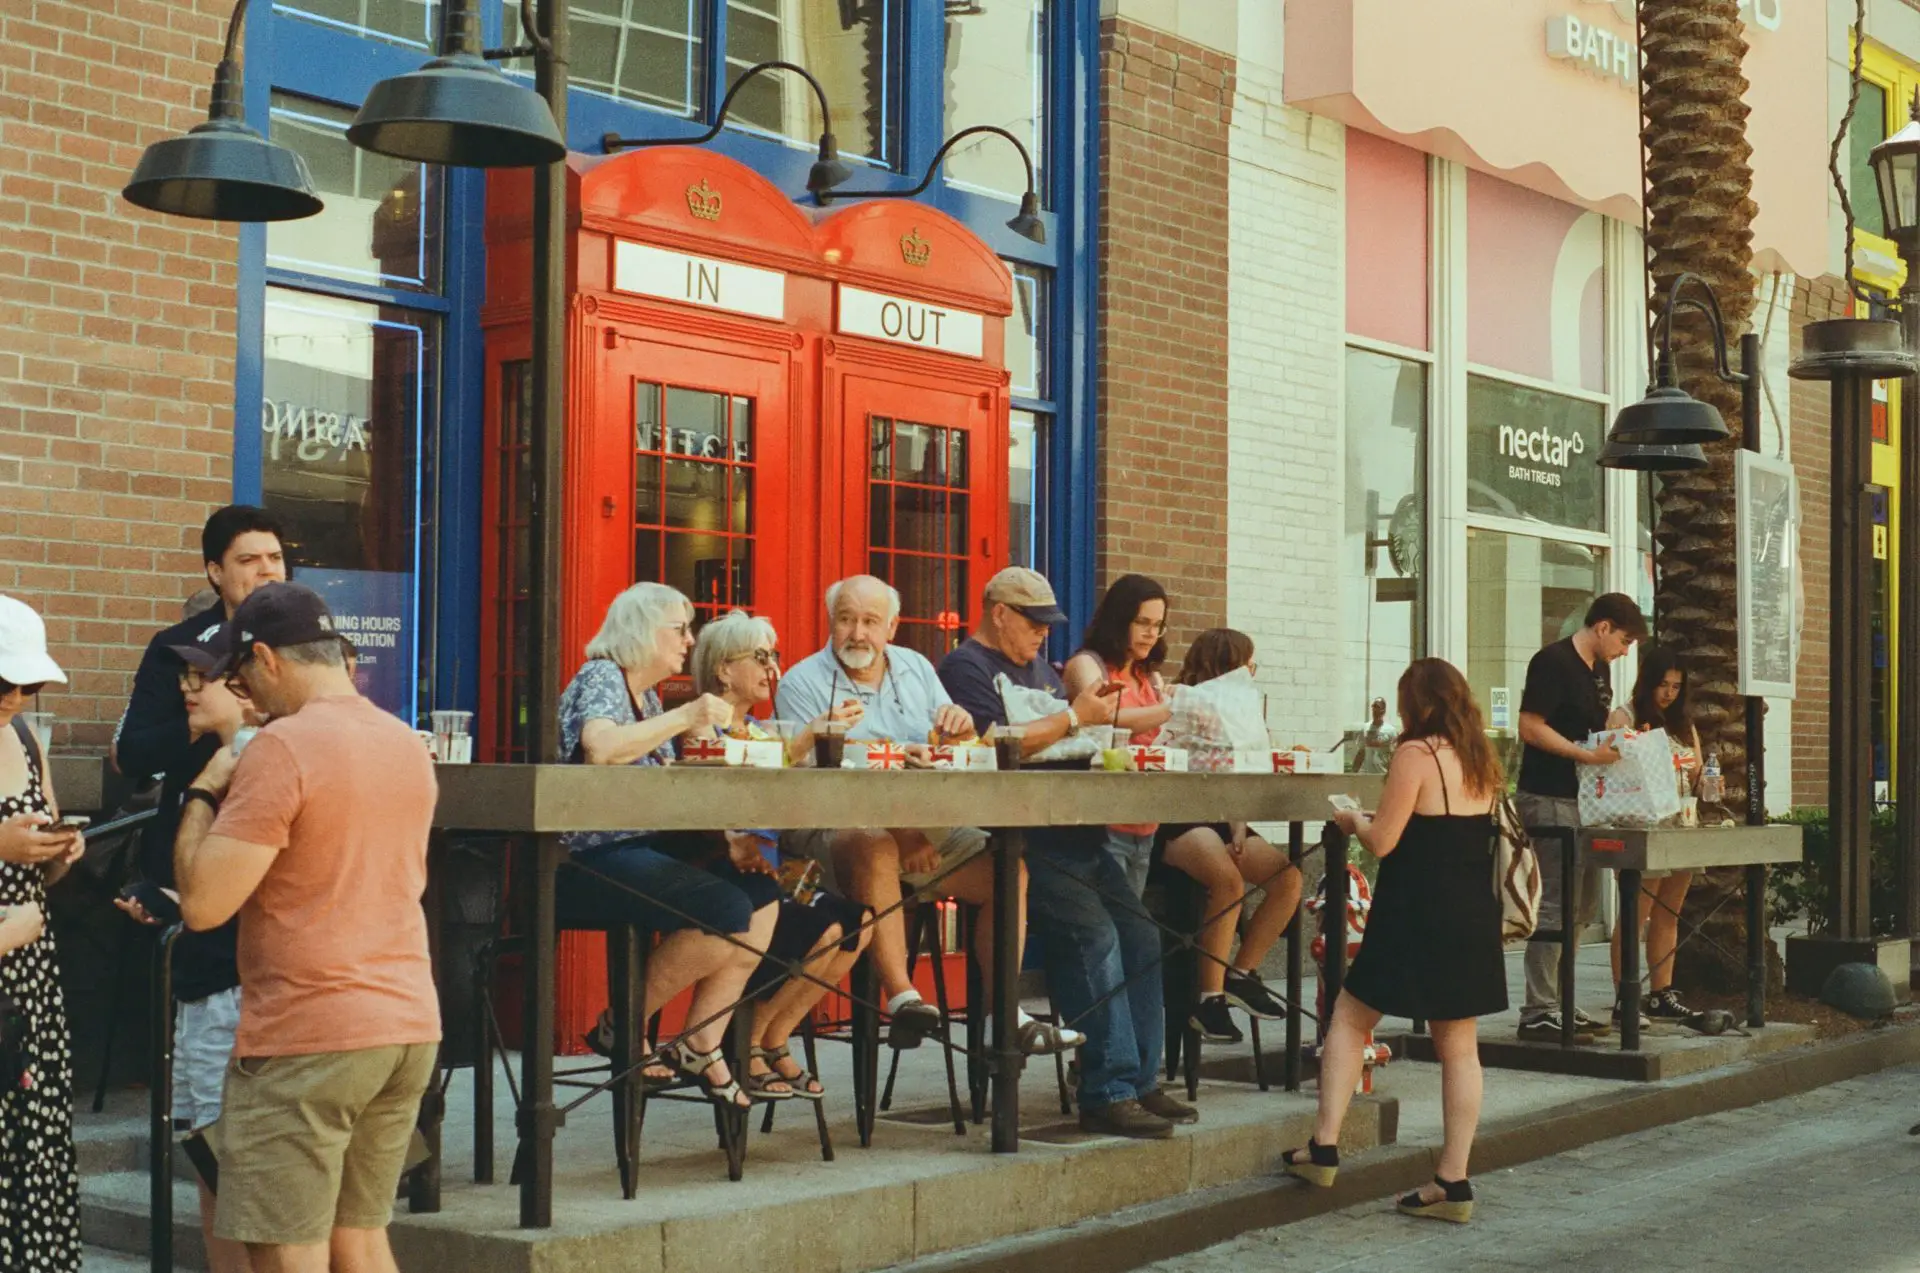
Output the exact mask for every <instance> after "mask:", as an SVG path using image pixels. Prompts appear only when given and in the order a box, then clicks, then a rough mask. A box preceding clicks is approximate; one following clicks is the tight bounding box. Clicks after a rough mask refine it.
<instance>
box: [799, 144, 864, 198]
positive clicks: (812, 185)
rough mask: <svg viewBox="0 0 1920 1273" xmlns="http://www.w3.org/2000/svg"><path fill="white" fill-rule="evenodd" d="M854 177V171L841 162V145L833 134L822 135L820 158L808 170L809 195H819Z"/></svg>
mask: <svg viewBox="0 0 1920 1273" xmlns="http://www.w3.org/2000/svg"><path fill="white" fill-rule="evenodd" d="M851 176H853V169H851V168H849V167H847V166H846V165H845V164H843V163H841V162H840V144H839V143H838V142H836V141H835V140H834V139H833V134H832V133H821V134H820V157H819V158H818V159H816V160H814V161H813V167H811V168H809V169H807V193H808V194H812V195H817V194H819V193H820V192H821V191H823V190H831V189H833V188H834V187H835V186H837V185H840V184H841V183H842V182H844V181H846V180H847V178H849V177H851Z"/></svg>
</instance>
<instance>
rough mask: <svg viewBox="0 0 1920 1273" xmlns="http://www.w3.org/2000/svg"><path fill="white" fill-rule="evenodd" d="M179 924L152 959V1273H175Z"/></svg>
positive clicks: (163, 938) (149, 1170)
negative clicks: (175, 987) (176, 949)
mask: <svg viewBox="0 0 1920 1273" xmlns="http://www.w3.org/2000/svg"><path fill="white" fill-rule="evenodd" d="M182 931H184V930H183V929H182V928H181V926H180V925H178V924H175V925H174V926H173V927H172V928H170V929H168V930H167V931H166V932H165V933H162V934H161V936H160V941H159V944H158V948H157V949H156V950H155V951H154V958H153V1003H152V1013H153V1023H152V1027H153V1039H152V1049H153V1062H152V1065H153V1075H152V1078H151V1080H150V1082H149V1086H148V1089H147V1120H148V1121H147V1138H148V1145H147V1149H148V1162H147V1190H148V1192H147V1216H148V1223H147V1243H148V1245H147V1251H148V1253H149V1254H148V1259H149V1265H148V1267H149V1268H151V1269H152V1270H153V1273H173V943H174V941H175V940H176V939H178V938H179V936H180V934H181V932H182Z"/></svg>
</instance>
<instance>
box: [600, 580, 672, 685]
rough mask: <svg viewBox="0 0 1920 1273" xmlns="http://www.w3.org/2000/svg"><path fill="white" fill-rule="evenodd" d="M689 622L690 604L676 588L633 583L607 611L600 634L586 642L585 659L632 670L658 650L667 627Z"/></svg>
mask: <svg viewBox="0 0 1920 1273" xmlns="http://www.w3.org/2000/svg"><path fill="white" fill-rule="evenodd" d="M692 619H693V603H692V602H691V601H688V600H687V598H686V596H685V594H683V593H682V592H681V591H680V590H679V589H678V588H669V587H667V585H665V584H663V583H637V584H635V585H633V587H631V588H628V589H627V590H626V591H625V592H623V593H621V594H620V595H619V596H617V597H615V598H614V599H613V603H612V604H611V605H609V606H608V607H607V617H606V618H605V619H604V620H602V621H601V624H600V631H598V632H596V633H594V636H593V640H591V641H589V642H587V657H588V658H590V659H612V660H613V662H614V664H615V665H616V666H618V667H620V668H622V669H625V668H630V667H633V666H635V665H637V664H639V663H641V662H643V661H644V660H645V659H646V658H647V656H648V655H650V654H651V653H652V652H653V651H654V650H656V649H658V648H659V646H660V634H661V632H663V631H664V630H665V629H666V628H667V627H669V626H670V625H672V624H675V623H683V622H691V621H692Z"/></svg>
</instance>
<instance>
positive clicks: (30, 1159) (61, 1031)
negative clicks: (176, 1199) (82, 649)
mask: <svg viewBox="0 0 1920 1273" xmlns="http://www.w3.org/2000/svg"><path fill="white" fill-rule="evenodd" d="M22 742H23V744H24V745H25V746H26V749H27V789H26V791H25V792H24V793H22V794H20V795H17V796H0V819H6V818H12V817H16V816H18V815H20V814H22V813H51V812H52V810H50V809H49V808H48V807H47V797H46V793H45V791H44V790H43V789H42V787H41V781H40V761H39V754H38V753H37V752H36V751H35V750H34V748H33V745H32V744H31V743H26V742H25V740H24V739H23V740H22ZM46 901H47V890H46V883H45V879H44V877H43V876H42V874H41V871H40V868H39V867H37V866H23V865H20V864H19V863H16V862H0V907H3V906H21V905H24V904H26V903H28V902H35V903H38V904H39V905H40V906H42V907H45V905H46ZM0 993H4V994H5V995H6V996H7V997H8V998H9V999H12V1000H13V1002H14V1004H15V1005H16V1006H17V1007H18V1008H19V1009H20V1011H21V1012H22V1013H23V1014H24V1015H25V1017H26V1022H27V1035H26V1048H25V1051H26V1057H27V1064H28V1067H29V1069H28V1072H27V1077H26V1079H25V1080H24V1084H23V1086H22V1087H21V1088H19V1089H18V1090H9V1091H7V1092H5V1093H0V1269H5V1270H6V1271H7V1273H78V1270H79V1268H80V1202H79V1191H80V1177H79V1172H78V1169H77V1168H76V1167H75V1164H74V1155H73V1058H72V1054H71V1049H70V1044H69V1041H68V1037H67V1012H66V1006H65V1004H64V1003H63V1002H62V1001H61V998H60V979H59V973H58V971H57V969H56V967H55V964H54V949H53V930H52V928H48V929H47V931H46V932H45V933H44V934H43V935H42V936H41V938H40V940H39V941H36V942H34V943H33V944H32V945H31V946H23V947H21V948H20V949H18V950H13V951H8V952H7V953H6V954H4V955H0Z"/></svg>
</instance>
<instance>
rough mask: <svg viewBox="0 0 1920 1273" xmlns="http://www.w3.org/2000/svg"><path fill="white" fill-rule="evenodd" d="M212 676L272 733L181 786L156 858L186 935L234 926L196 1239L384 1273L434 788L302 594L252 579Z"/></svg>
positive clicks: (428, 1052) (407, 1102) (316, 1271)
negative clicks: (202, 1228) (215, 1115)
mask: <svg viewBox="0 0 1920 1273" xmlns="http://www.w3.org/2000/svg"><path fill="white" fill-rule="evenodd" d="M227 649H228V650H229V651H231V653H230V654H229V655H228V656H227V659H226V661H225V663H224V664H223V666H222V668H221V669H220V671H221V672H222V673H224V674H225V675H226V676H227V677H228V683H229V684H230V685H231V686H233V687H234V689H235V690H236V692H241V693H244V694H245V695H246V697H248V698H250V699H251V700H252V701H253V704H254V706H255V707H256V708H257V709H258V710H260V711H261V712H263V713H265V714H266V715H267V716H269V717H270V718H271V723H270V724H268V725H267V726H266V727H265V728H264V729H262V730H261V731H260V733H259V734H258V735H257V736H256V737H255V738H253V740H252V741H251V742H249V743H247V744H246V745H245V749H244V753H243V754H241V755H239V756H238V757H236V756H235V754H234V752H233V749H232V748H227V747H223V748H221V749H220V751H218V752H217V753H215V755H214V757H213V759H212V760H210V761H209V762H208V763H207V767H206V769H205V770H203V771H202V772H201V774H200V776H199V777H198V778H196V779H195V780H194V781H193V783H192V785H190V786H189V787H188V788H187V790H186V795H185V803H184V805H183V809H182V814H181V820H180V831H179V836H178V838H177V839H176V841H175V843H174V863H175V869H176V874H177V877H178V880H179V884H180V893H181V896H180V910H181V914H182V915H183V917H184V918H185V920H186V923H187V926H188V927H189V928H192V929H196V930H199V929H208V928H215V927H218V926H219V925H221V924H223V923H225V922H226V921H227V920H228V919H230V918H231V917H232V916H233V915H234V914H235V913H238V914H239V915H240V946H239V963H240V982H241V986H242V987H243V991H244V993H243V995H242V998H241V1010H240V1027H239V1031H238V1033H237V1035H236V1037H235V1040H234V1049H233V1057H234V1059H233V1065H232V1067H231V1068H230V1069H229V1070H228V1072H227V1085H226V1098H225V1107H224V1111H223V1113H222V1114H221V1116H220V1121H219V1122H218V1123H216V1124H215V1125H214V1132H213V1134H212V1135H211V1136H210V1137H209V1139H210V1141H211V1142H212V1144H213V1145H214V1148H215V1150H216V1152H217V1154H218V1155H219V1160H220V1190H219V1201H218V1205H217V1208H216V1211H215V1215H214V1232H215V1233H216V1234H218V1235H219V1236H220V1237H223V1238H228V1239H232V1240H234V1241H239V1242H244V1243H246V1244H247V1245H248V1247H249V1249H250V1251H251V1252H252V1253H253V1255H254V1259H255V1261H256V1266H257V1267H266V1268H272V1269H282V1270H288V1271H290V1273H306V1271H307V1270H311V1271H312V1273H325V1271H326V1270H327V1269H328V1268H329V1267H330V1266H331V1267H332V1268H334V1269H345V1270H352V1271H353V1273H387V1271H389V1270H394V1269H395V1268H396V1266H395V1264H394V1262H393V1252H392V1249H391V1248H390V1247H389V1246H388V1244H387V1224H388V1222H389V1221H390V1220H391V1219H392V1218H393V1199H394V1194H395V1192H396V1190H397V1189H398V1186H399V1180H400V1173H401V1169H402V1166H403V1162H404V1159H405V1157H406V1153H407V1147H408V1142H409V1139H410V1137H411V1133H412V1129H413V1125H414V1120H415V1118H416V1117H417V1115H418V1112H419V1108H420V1097H421V1094H422V1093H423V1092H424V1091H425V1090H426V1086H427V1083H428V1080H429V1079H430V1078H431V1077H432V1073H433V1064H434V1054H435V1051H436V1045H437V1044H438V1043H439V1040H440V1009H439V1003H438V1000H437V999H436V998H435V994H434V985H433V972H432V967H431V965H430V963H429V961H428V956H427V927H426V917H425V914H424V913H423V912H422V910H421V907H420V897H421V894H422V893H423V892H424V891H425V889H426V882H427V833H428V829H429V827H430V826H431V824H432V820H433V806H434V799H435V795H436V787H435V782H434V776H433V764H432V761H431V760H430V759H429V757H428V756H427V753H426V749H425V748H423V747H422V746H421V745H420V741H419V739H418V738H417V737H416V736H415V735H414V732H413V731H412V730H411V729H409V728H407V726H406V725H404V724H402V723H401V722H400V721H399V720H397V719H395V718H394V717H392V716H390V715H388V714H387V713H386V712H383V711H381V710H380V709H379V708H378V707H375V706H374V705H373V704H372V703H370V702H368V701H367V700H366V699H365V698H362V697H361V696H360V694H359V693H358V692H357V691H355V689H354V686H353V678H352V676H351V675H350V673H349V671H348V667H347V656H348V647H347V646H346V643H345V641H344V640H343V639H342V638H340V637H338V636H336V635H335V634H334V631H333V620H332V616H331V615H330V614H329V613H328V611H327V607H326V603H325V602H324V601H322V600H321V599H320V597H319V596H318V594H316V593H314V592H312V591H311V590H309V589H307V588H303V587H301V586H300V585H298V584H290V583H272V584H267V585H265V586H263V587H261V588H260V589H258V590H257V591H255V592H254V593H253V594H252V595H251V596H249V597H248V598H247V599H246V600H245V601H244V602H242V603H241V604H240V606H239V607H238V608H237V609H236V610H235V611H234V614H233V618H232V619H231V620H230V622H229V627H228V633H227Z"/></svg>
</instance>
